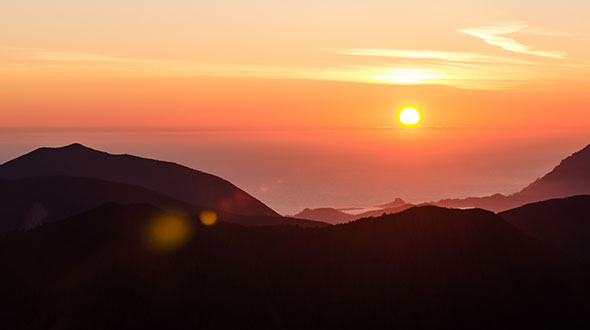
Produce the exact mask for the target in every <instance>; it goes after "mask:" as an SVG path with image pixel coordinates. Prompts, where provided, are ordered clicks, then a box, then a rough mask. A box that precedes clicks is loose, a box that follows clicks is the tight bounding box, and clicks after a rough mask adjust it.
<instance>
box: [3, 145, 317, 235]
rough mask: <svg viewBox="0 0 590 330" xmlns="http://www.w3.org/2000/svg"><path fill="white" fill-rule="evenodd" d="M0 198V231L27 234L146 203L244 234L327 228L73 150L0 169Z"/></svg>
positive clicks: (188, 180)
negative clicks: (275, 228) (246, 229)
mask: <svg viewBox="0 0 590 330" xmlns="http://www.w3.org/2000/svg"><path fill="white" fill-rule="evenodd" d="M0 198H1V199H2V203H0V214H2V220H1V221H0V231H10V230H27V229H31V228H34V227H36V226H39V225H42V224H45V223H49V222H53V221H56V220H59V219H62V218H65V217H69V216H73V215H76V214H79V213H82V212H84V211H87V210H90V209H92V208H95V207H98V206H99V205H102V204H104V203H107V202H118V203H148V204H151V205H154V206H156V207H159V208H162V209H164V210H169V211H174V212H180V213H183V214H187V215H189V214H190V215H194V214H198V213H200V212H201V211H204V210H211V211H215V212H216V213H217V215H218V218H219V221H224V222H232V223H239V224H242V225H247V226H251V225H252V226H260V225H283V224H291V225H299V226H304V227H309V226H312V227H313V226H326V225H327V224H326V223H323V222H314V221H309V220H304V219H293V218H286V217H282V216H280V215H278V214H277V213H276V212H274V211H273V210H271V209H270V208H269V207H267V206H266V205H264V204H262V203H261V202H260V201H258V200H256V199H255V198H254V197H252V196H250V195H248V194H247V193H246V192H244V191H242V190H241V189H239V188H237V187H236V186H234V185H232V184H231V183H229V182H227V181H225V180H223V179H221V178H218V177H216V176H213V175H210V174H207V173H203V172H199V171H196V170H193V169H190V168H187V167H184V166H181V165H178V164H174V163H169V162H162V161H157V160H151V159H145V158H139V157H135V156H130V155H111V154H108V153H105V152H100V151H96V150H93V149H90V148H87V147H84V146H82V145H80V144H72V145H69V146H66V147H63V148H40V149H37V150H35V151H33V152H31V153H29V154H26V155H24V156H21V157H19V158H16V159H14V160H11V161H9V162H7V163H5V164H3V165H0Z"/></svg>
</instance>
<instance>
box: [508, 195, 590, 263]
mask: <svg viewBox="0 0 590 330" xmlns="http://www.w3.org/2000/svg"><path fill="white" fill-rule="evenodd" d="M499 215H500V216H501V217H502V218H503V219H505V220H506V221H508V222H510V223H511V224H513V225H514V226H515V227H517V228H518V229H520V230H521V231H522V232H524V233H526V234H528V235H531V236H533V237H536V238H538V239H540V240H542V241H545V242H547V243H549V244H551V245H553V246H554V247H556V248H559V249H562V250H563V251H566V252H567V253H569V254H571V255H573V256H576V257H577V258H579V259H580V260H583V261H585V262H590V196H588V195H582V196H574V197H569V198H563V199H552V200H548V201H543V202H538V203H533V204H527V205H524V206H521V207H519V208H516V209H512V210H508V211H505V212H502V213H500V214H499Z"/></svg>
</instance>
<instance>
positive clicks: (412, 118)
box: [399, 107, 421, 126]
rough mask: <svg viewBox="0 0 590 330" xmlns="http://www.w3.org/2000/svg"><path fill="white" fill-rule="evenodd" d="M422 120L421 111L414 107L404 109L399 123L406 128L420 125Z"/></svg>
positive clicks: (400, 114)
mask: <svg viewBox="0 0 590 330" xmlns="http://www.w3.org/2000/svg"><path fill="white" fill-rule="evenodd" d="M420 118H421V115H420V111H418V109H416V108H413V107H406V108H403V109H402V111H400V113H399V121H400V122H401V123H402V124H404V125H406V126H414V125H416V124H418V122H419V121H420Z"/></svg>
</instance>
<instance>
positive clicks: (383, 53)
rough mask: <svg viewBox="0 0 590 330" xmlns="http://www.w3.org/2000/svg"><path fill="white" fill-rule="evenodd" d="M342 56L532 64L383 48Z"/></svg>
mask: <svg viewBox="0 0 590 330" xmlns="http://www.w3.org/2000/svg"><path fill="white" fill-rule="evenodd" d="M340 54H343V55H356V56H375V57H394V58H410V59H433V60H442V61H449V62H468V63H515V64H516V63H518V64H532V62H530V61H524V60H521V59H514V58H509V57H501V56H491V55H483V54H479V53H474V52H450V51H436V50H410V49H383V48H358V49H345V50H342V51H340Z"/></svg>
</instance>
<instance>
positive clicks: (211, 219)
mask: <svg viewBox="0 0 590 330" xmlns="http://www.w3.org/2000/svg"><path fill="white" fill-rule="evenodd" d="M199 218H201V222H202V223H203V224H204V225H205V226H213V225H214V224H215V222H217V213H215V212H213V211H203V212H201V214H200V215H199Z"/></svg>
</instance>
